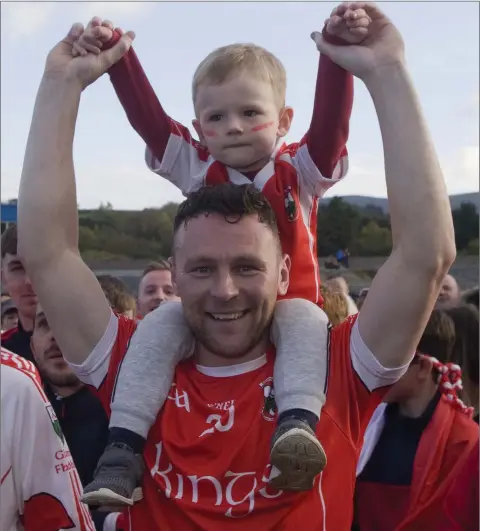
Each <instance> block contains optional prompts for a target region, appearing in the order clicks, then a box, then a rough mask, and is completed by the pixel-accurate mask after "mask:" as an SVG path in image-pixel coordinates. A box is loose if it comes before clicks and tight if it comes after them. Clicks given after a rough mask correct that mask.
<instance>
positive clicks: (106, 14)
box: [76, 2, 155, 30]
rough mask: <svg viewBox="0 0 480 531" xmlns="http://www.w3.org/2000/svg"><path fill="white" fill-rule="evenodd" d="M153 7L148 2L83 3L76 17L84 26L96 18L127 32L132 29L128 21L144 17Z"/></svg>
mask: <svg viewBox="0 0 480 531" xmlns="http://www.w3.org/2000/svg"><path fill="white" fill-rule="evenodd" d="M154 5H155V3H149V2H85V3H81V4H80V5H79V9H78V10H77V12H76V17H77V18H78V20H80V21H81V22H83V23H84V24H86V23H87V22H88V20H89V19H91V18H92V17H94V16H98V17H100V18H106V19H108V20H111V21H112V22H113V24H115V25H117V26H121V27H123V28H124V29H125V30H129V29H133V28H131V27H130V26H129V24H130V20H131V19H132V18H138V17H139V16H143V15H145V13H146V12H147V11H149V10H150V9H151V8H152V7H153V6H154ZM127 26H128V27H127Z"/></svg>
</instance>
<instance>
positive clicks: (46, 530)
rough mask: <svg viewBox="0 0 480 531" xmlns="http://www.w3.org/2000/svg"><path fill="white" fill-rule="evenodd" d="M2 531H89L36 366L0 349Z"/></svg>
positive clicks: (77, 481) (91, 530)
mask: <svg viewBox="0 0 480 531" xmlns="http://www.w3.org/2000/svg"><path fill="white" fill-rule="evenodd" d="M1 361H2V366H1V396H2V403H1V407H2V422H1V424H2V426H1V449H0V450H1V462H0V468H1V486H0V498H1V500H0V505H1V511H0V529H1V530H2V531H20V530H24V531H60V530H63V529H69V530H79V531H94V530H95V527H94V525H93V522H92V520H91V518H90V514H89V511H88V508H87V507H86V506H85V505H83V504H81V503H80V496H81V493H82V486H81V484H80V479H79V477H78V474H77V471H76V469H75V465H74V464H73V461H72V458H71V456H70V452H69V450H68V446H67V445H66V443H65V439H64V437H63V434H62V431H61V429H60V425H59V423H58V420H57V418H56V416H55V413H54V411H53V408H52V406H51V405H50V402H49V401H48V399H47V397H46V396H45V393H44V392H43V388H42V385H41V380H40V377H39V375H38V372H37V370H36V368H35V366H34V365H33V364H32V363H30V362H29V361H27V360H25V359H23V358H22V357H20V356H17V355H16V354H13V353H11V352H9V351H8V350H6V349H4V348H2V349H1Z"/></svg>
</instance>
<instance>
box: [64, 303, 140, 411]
mask: <svg viewBox="0 0 480 531" xmlns="http://www.w3.org/2000/svg"><path fill="white" fill-rule="evenodd" d="M136 328H137V322H136V321H134V320H133V319H129V318H127V317H125V316H123V315H117V314H115V313H114V312H112V315H111V317H110V321H109V323H108V326H107V329H106V330H105V333H104V334H103V337H102V339H100V341H99V342H98V345H97V346H96V347H95V348H94V349H93V351H92V353H91V354H90V356H89V357H88V358H87V360H86V361H85V362H84V363H83V364H82V365H73V364H70V365H71V367H72V368H73V370H74V371H75V373H76V374H77V376H78V378H79V379H80V380H81V381H82V382H83V383H85V384H86V385H88V386H89V387H90V388H92V389H93V390H94V391H95V392H96V393H97V395H98V397H99V398H100V400H101V402H102V404H103V406H104V408H105V410H106V411H107V414H109V415H110V404H111V399H112V395H113V392H114V389H115V384H116V381H117V374H118V371H119V369H120V366H121V364H122V361H123V358H124V357H125V354H126V353H127V350H128V345H129V344H130V339H131V337H132V336H133V334H134V332H135V330H136Z"/></svg>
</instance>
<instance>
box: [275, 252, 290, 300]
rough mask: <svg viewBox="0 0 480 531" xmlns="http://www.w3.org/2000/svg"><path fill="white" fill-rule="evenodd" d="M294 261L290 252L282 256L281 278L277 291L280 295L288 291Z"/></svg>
mask: <svg viewBox="0 0 480 531" xmlns="http://www.w3.org/2000/svg"><path fill="white" fill-rule="evenodd" d="M291 265H292V262H291V260H290V257H289V256H288V254H285V255H283V256H282V259H281V263H280V279H279V282H278V288H277V293H278V295H282V296H283V295H286V293H287V291H288V285H289V283H290V266H291Z"/></svg>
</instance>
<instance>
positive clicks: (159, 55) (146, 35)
mask: <svg viewBox="0 0 480 531" xmlns="http://www.w3.org/2000/svg"><path fill="white" fill-rule="evenodd" d="M335 6H336V3H333V2H322V3H304V2H289V3H280V2H271V3H269V2H265V3H254V2H245V3H227V2H211V3H204V2H190V3H182V2H170V3H154V2H150V3H147V2H124V3H118V2H90V3H86V2H61V3H60V2H59V3H55V2H52V3H49V2H29V3H27V2H2V4H1V155H2V156H1V177H2V179H1V197H2V201H4V200H7V199H11V198H15V197H17V194H18V186H19V181H20V174H21V169H22V163H23V154H24V150H25V145H26V140H27V136H28V130H29V126H30V121H31V116H32V111H33V105H34V101H35V95H36V91H37V88H38V85H39V82H40V79H41V76H42V72H43V67H44V63H45V59H46V56H47V54H48V52H49V50H50V49H51V48H52V47H53V46H54V45H55V44H56V43H57V42H58V41H59V40H60V39H62V38H63V37H64V36H65V35H66V33H67V32H68V30H69V28H70V26H71V25H72V24H73V23H74V22H82V23H84V24H87V23H88V20H89V19H90V18H91V17H92V16H95V15H97V16H100V17H104V18H108V19H110V20H112V21H113V22H114V24H115V25H116V26H119V27H122V28H123V29H125V30H133V31H135V33H136V36H137V37H136V39H135V43H134V47H135V50H136V52H137V55H138V56H139V58H140V60H141V62H142V64H143V67H144V70H145V71H146V73H147V75H148V77H149V79H150V81H151V83H152V85H153V87H154V89H155V90H156V92H157V95H158V97H159V99H160V101H161V102H162V105H163V107H164V108H165V110H166V111H167V112H168V113H169V114H170V115H171V116H172V117H173V118H175V119H176V120H178V121H180V122H182V123H184V124H185V125H189V124H191V120H192V118H193V106H192V102H191V92H190V87H191V78H192V75H193V72H194V70H195V68H196V66H197V65H198V63H199V62H200V61H201V60H202V59H203V58H204V57H205V56H206V55H207V54H208V53H209V52H211V51H212V50H213V49H215V48H217V47H219V46H223V45H225V44H229V43H232V42H254V43H255V44H259V45H261V46H264V47H266V48H267V49H269V50H270V51H271V52H273V53H274V54H275V55H277V57H279V58H280V59H281V61H282V62H283V63H284V65H285V67H286V71H287V76H288V89H287V103H288V104H289V105H291V106H293V108H294V110H295V118H294V122H293V125H292V128H291V131H290V133H289V136H288V137H287V140H289V141H292V142H293V141H297V140H299V139H300V138H301V137H302V136H303V134H304V133H305V131H306V130H307V128H308V125H309V122H310V118H311V112H312V105H313V96H314V88H315V80H316V74H317V65H318V52H317V50H316V48H315V45H314V43H313V42H312V41H311V40H310V37H309V35H310V33H311V32H312V31H314V30H321V29H322V25H323V21H324V19H325V18H326V17H327V16H328V15H329V13H330V12H331V10H332V9H333V8H334V7H335ZM382 8H383V10H384V11H385V12H386V13H387V14H388V16H389V17H390V18H391V19H392V21H393V22H394V23H395V24H396V25H397V27H398V28H399V29H400V31H401V33H402V35H403V37H404V40H405V44H406V53H407V61H408V65H409V68H410V71H411V73H412V77H413V80H414V83H415V85H416V87H417V90H418V93H419V96H420V101H421V103H422V106H423V109H424V112H425V115H426V117H427V122H428V124H429V126H430V129H431V132H432V136H433V139H434V142H435V146H436V148H437V152H438V153H439V157H440V162H441V165H442V168H443V171H444V174H445V179H446V182H447V187H448V191H449V193H451V194H454V193H464V192H473V191H478V188H479V4H478V3H476V2H470V3H461V2H395V3H394V2H385V3H382ZM348 148H349V153H350V171H349V174H348V176H347V177H346V179H345V180H344V181H343V182H342V183H339V184H337V185H336V186H334V187H333V189H331V191H329V192H328V195H329V196H332V195H372V196H377V197H385V196H386V186H385V178H384V170H383V153H382V145H381V137H380V132H379V127H378V121H377V119H376V115H375V111H374V108H373V105H372V102H371V99H370V97H369V95H368V93H367V91H366V89H365V87H364V85H363V84H362V82H361V81H359V80H355V101H354V108H353V113H352V119H351V126H350V139H349V143H348ZM143 154H144V145H143V141H142V140H141V139H140V138H139V137H138V136H137V134H136V133H135V132H134V131H133V129H132V128H131V127H130V125H129V123H128V121H127V119H126V116H125V114H124V112H123V109H122V107H121V106H120V104H119V103H118V101H117V98H116V95H115V93H114V91H113V88H112V86H111V84H110V81H109V79H108V76H104V77H102V78H101V79H100V80H98V81H97V82H96V83H95V84H94V85H92V86H90V87H89V88H88V89H87V90H86V91H85V92H84V94H83V96H82V101H81V105H80V112H79V119H78V123H77V130H76V137H75V145H74V157H75V167H76V179H77V194H78V203H79V205H80V207H81V208H96V207H97V206H99V204H100V203H102V202H103V203H106V202H110V203H111V204H112V205H113V207H114V208H118V209H143V208H148V207H159V206H161V205H163V204H165V203H167V202H169V201H175V202H178V201H181V200H182V196H181V194H180V192H178V190H177V189H176V188H175V187H174V186H173V185H171V184H170V183H168V182H166V181H165V180H163V179H162V178H161V177H159V176H157V175H155V174H153V173H151V172H150V171H149V170H147V168H146V166H145V164H144V159H143Z"/></svg>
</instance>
